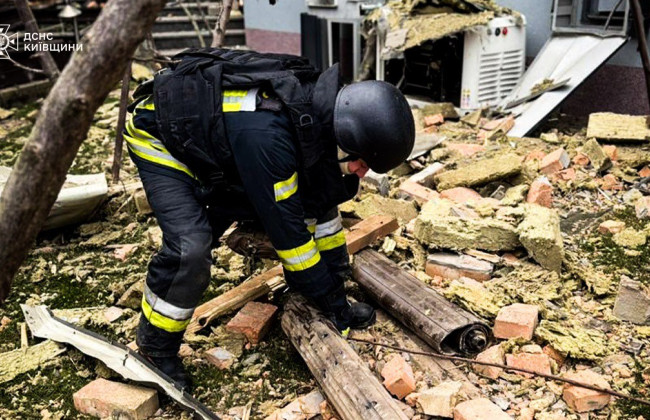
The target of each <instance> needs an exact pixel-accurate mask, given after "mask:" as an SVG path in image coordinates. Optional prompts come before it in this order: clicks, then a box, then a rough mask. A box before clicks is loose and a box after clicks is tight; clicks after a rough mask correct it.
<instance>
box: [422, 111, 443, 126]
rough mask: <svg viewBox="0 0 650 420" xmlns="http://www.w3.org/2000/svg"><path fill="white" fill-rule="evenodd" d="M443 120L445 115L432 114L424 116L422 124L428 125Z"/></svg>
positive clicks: (440, 122) (439, 122)
mask: <svg viewBox="0 0 650 420" xmlns="http://www.w3.org/2000/svg"><path fill="white" fill-rule="evenodd" d="M443 122H445V117H444V116H443V115H442V114H432V115H427V116H425V117H424V125H425V126H427V127H430V126H432V125H438V124H442V123H443Z"/></svg>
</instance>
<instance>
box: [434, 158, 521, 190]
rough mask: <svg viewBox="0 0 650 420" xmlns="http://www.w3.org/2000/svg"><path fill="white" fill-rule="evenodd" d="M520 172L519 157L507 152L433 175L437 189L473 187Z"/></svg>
mask: <svg viewBox="0 0 650 420" xmlns="http://www.w3.org/2000/svg"><path fill="white" fill-rule="evenodd" d="M519 172H521V159H520V157H519V156H517V155H515V154H512V153H509V154H504V155H499V156H497V157H493V158H487V159H482V160H478V161H476V162H473V163H472V165H469V166H463V167H459V168H457V169H453V170H448V171H444V172H442V173H440V174H438V175H436V176H435V177H434V179H435V181H436V185H437V187H438V190H439V191H442V190H447V189H449V188H454V187H473V186H475V185H484V184H487V183H488V182H492V181H498V180H500V179H504V178H508V177H510V176H513V175H516V174H518V173H519Z"/></svg>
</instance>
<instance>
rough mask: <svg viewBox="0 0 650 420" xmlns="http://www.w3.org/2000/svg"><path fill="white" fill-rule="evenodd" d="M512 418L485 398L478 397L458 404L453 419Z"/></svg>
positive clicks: (505, 419)
mask: <svg viewBox="0 0 650 420" xmlns="http://www.w3.org/2000/svg"><path fill="white" fill-rule="evenodd" d="M487 419H490V420H512V417H510V416H509V415H508V414H506V413H505V412H504V411H503V410H501V409H500V408H499V406H498V405H496V404H494V403H493V402H492V401H490V400H489V399H487V398H478V399H475V400H469V401H465V402H462V403H460V404H458V405H457V406H456V407H455V408H454V420H487Z"/></svg>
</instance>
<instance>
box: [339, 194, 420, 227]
mask: <svg viewBox="0 0 650 420" xmlns="http://www.w3.org/2000/svg"><path fill="white" fill-rule="evenodd" d="M339 209H340V210H341V212H342V213H351V214H354V215H355V216H357V217H359V218H361V219H367V218H369V217H371V216H375V215H377V214H384V215H387V216H392V217H394V218H396V219H398V220H401V221H402V222H408V221H409V220H411V219H415V218H416V217H417V215H418V211H417V209H416V207H415V204H414V203H413V202H412V201H405V200H394V199H392V198H385V197H381V196H377V195H370V196H367V197H365V198H363V199H362V200H361V201H355V200H350V201H347V202H345V203H343V204H341V206H340V207H339Z"/></svg>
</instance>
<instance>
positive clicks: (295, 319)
mask: <svg viewBox="0 0 650 420" xmlns="http://www.w3.org/2000/svg"><path fill="white" fill-rule="evenodd" d="M281 323H282V329H283V330H284V332H285V333H286V334H287V336H288V337H289V340H291V343H292V344H293V345H294V346H295V348H296V349H297V350H298V352H299V353H300V355H301V356H302V358H303V359H304V360H305V363H307V367H309V370H310V371H311V373H312V375H314V377H315V378H316V380H317V381H318V383H319V384H320V386H321V388H322V389H323V392H324V393H325V395H326V396H327V400H328V401H329V402H330V403H331V404H332V405H333V406H334V408H335V409H336V411H337V412H338V414H339V415H340V416H341V417H342V418H343V419H345V420H375V419H376V420H380V419H406V418H407V417H406V415H405V414H404V413H403V412H402V410H401V409H400V407H399V405H398V404H397V402H396V401H395V400H394V399H393V398H392V397H391V396H390V395H389V394H388V392H387V391H386V389H384V387H383V385H382V384H381V383H380V382H379V380H378V379H377V377H375V375H374V374H373V373H372V372H371V371H370V369H369V368H368V366H366V364H365V363H364V361H363V360H361V358H360V357H359V355H358V354H357V353H355V352H354V350H352V348H351V347H350V345H349V344H348V343H347V342H346V341H345V339H344V338H343V337H342V336H341V335H340V334H338V333H337V332H336V331H335V330H334V327H333V326H332V323H331V321H329V319H327V318H326V317H325V316H324V315H322V314H321V313H320V312H319V311H317V310H316V309H315V308H313V307H312V306H310V305H309V304H308V303H307V301H306V299H304V298H303V297H301V296H298V295H294V296H292V298H291V299H290V300H289V302H287V304H285V306H284V313H283V314H282V321H281Z"/></svg>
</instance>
